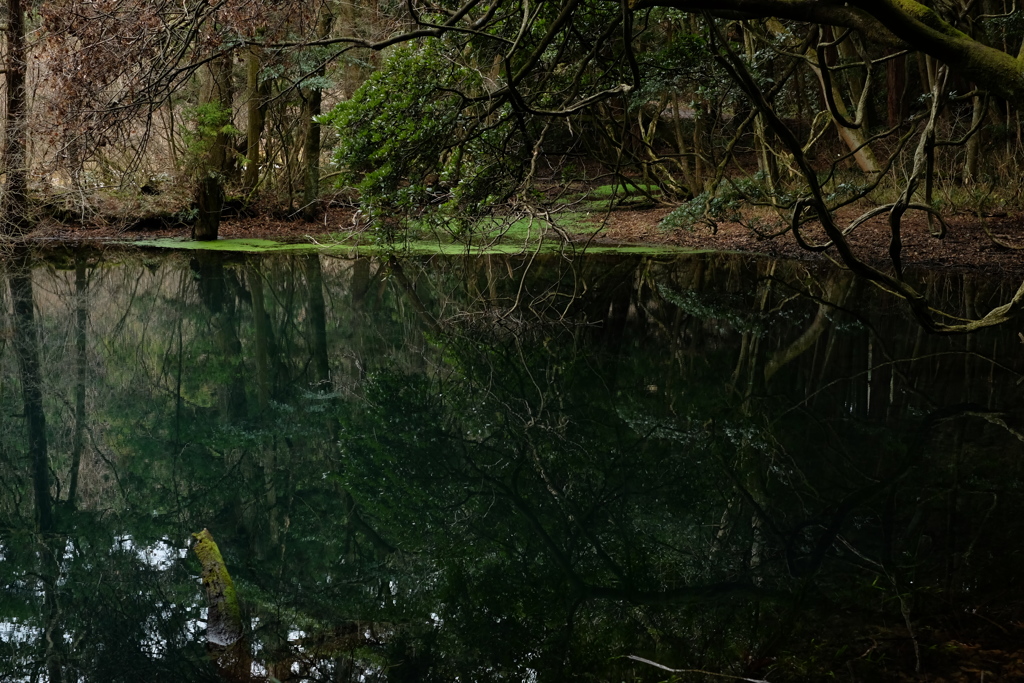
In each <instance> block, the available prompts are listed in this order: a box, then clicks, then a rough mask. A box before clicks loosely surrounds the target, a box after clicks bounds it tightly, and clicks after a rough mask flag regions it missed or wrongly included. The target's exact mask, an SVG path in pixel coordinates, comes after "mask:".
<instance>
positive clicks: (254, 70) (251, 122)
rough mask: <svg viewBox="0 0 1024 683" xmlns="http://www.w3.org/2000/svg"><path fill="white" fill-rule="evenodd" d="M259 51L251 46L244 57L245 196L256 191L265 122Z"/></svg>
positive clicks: (264, 97)
mask: <svg viewBox="0 0 1024 683" xmlns="http://www.w3.org/2000/svg"><path fill="white" fill-rule="evenodd" d="M261 66H262V60H261V52H260V51H259V49H258V48H255V47H254V48H252V49H251V50H250V51H249V53H248V54H247V55H246V57H245V72H246V92H247V100H246V110H247V122H246V127H245V137H246V144H245V158H246V161H247V163H246V165H245V174H244V175H243V176H242V187H243V189H244V191H245V195H246V197H251V196H252V195H253V194H254V193H255V192H256V187H257V185H259V182H260V139H261V138H262V137H263V129H264V128H265V127H266V124H267V100H268V97H267V96H268V94H269V93H268V90H269V88H268V86H267V84H266V83H260V67H261Z"/></svg>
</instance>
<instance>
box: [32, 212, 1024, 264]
mask: <svg viewBox="0 0 1024 683" xmlns="http://www.w3.org/2000/svg"><path fill="white" fill-rule="evenodd" d="M864 208H865V207H860V208H859V209H850V210H845V211H843V212H841V213H840V215H839V216H838V217H839V219H840V224H841V225H846V224H848V223H849V222H850V221H851V220H853V218H855V217H856V216H858V215H859V214H860V212H861V211H862V210H863V209H864ZM669 211H670V210H669V209H668V208H648V209H628V208H624V209H617V210H612V211H607V212H604V211H601V212H594V213H592V214H590V215H587V216H584V217H583V218H580V217H579V216H577V217H576V218H575V219H574V220H572V221H567V222H566V223H565V224H563V226H562V230H561V231H560V232H561V235H562V237H563V238H566V237H567V238H568V239H570V240H572V241H573V242H574V243H576V244H577V245H579V244H581V243H582V244H597V245H602V246H608V245H643V246H649V247H655V248H656V247H658V246H670V247H682V248H686V249H699V250H716V251H733V252H743V253H752V254H764V255H770V256H782V257H788V258H797V259H812V260H817V259H825V258H832V259H836V258H838V257H837V255H836V253H835V249H834V248H830V249H828V250H826V251H824V252H823V253H816V252H809V251H807V250H804V249H802V248H801V247H800V246H799V245H798V244H797V242H796V240H795V239H794V237H793V235H792V234H791V233H789V232H788V231H786V232H783V234H778V235H776V236H774V237H765V236H761V235H758V234H756V233H755V232H754V231H753V230H752V229H751V228H749V227H747V226H746V225H741V224H740V223H737V222H720V223H719V224H718V225H717V226H716V228H715V229H712V228H710V227H708V226H699V227H693V228H690V229H684V228H676V229H671V230H666V229H664V228H662V227H660V223H661V221H662V219H663V218H664V217H665V216H666V215H667V214H668V213H669ZM355 217H356V214H355V212H354V210H353V209H351V208H346V207H339V208H331V209H328V210H327V211H326V212H325V213H324V214H323V215H322V216H321V218H320V219H319V220H317V221H304V220H287V219H283V218H277V217H273V216H269V215H260V216H255V217H237V218H229V219H226V220H224V221H223V222H222V223H221V229H220V235H221V237H222V238H224V239H237V238H249V239H253V238H260V239H270V240H275V241H280V242H314V241H315V242H317V243H321V244H323V243H327V242H331V241H339V240H342V239H345V240H349V241H352V242H361V243H364V244H365V243H368V242H371V241H372V240H371V239H370V236H369V235H366V236H365V237H364V236H363V235H361V234H360V233H361V231H362V230H364V228H362V227H360V226H359V225H358V224H357V222H356V220H355ZM556 220H557V219H556ZM946 220H947V223H948V226H949V230H948V232H947V234H946V236H945V237H944V238H943V239H938V238H936V237H934V236H932V234H931V232H930V230H929V227H928V225H927V221H926V220H925V217H924V215H923V214H921V213H919V212H911V213H909V214H907V216H905V218H904V221H903V230H902V233H903V241H904V246H903V261H904V264H905V266H907V267H923V268H937V269H984V270H987V271H994V272H1008V273H1019V272H1024V215H1013V214H1010V215H1006V216H1000V217H989V218H979V217H977V216H974V215H970V214H960V215H952V216H949V217H947V219H946ZM935 227H937V224H936V226H935ZM776 232H778V230H777V229H776ZM815 232H818V233H819V234H815ZM188 233H189V228H188V227H187V226H184V225H179V226H174V227H166V226H163V227H162V226H160V225H159V224H156V225H154V224H153V223H149V224H146V223H140V224H137V225H136V226H134V227H131V226H129V227H125V226H124V225H117V224H110V225H105V226H95V225H92V226H85V225H74V224H58V223H56V222H52V223H42V224H40V225H39V226H38V228H37V229H36V230H35V231H34V232H33V233H32V235H31V237H30V240H31V241H33V242H35V243H37V244H50V245H53V244H72V245H80V244H93V245H97V246H98V245H103V244H111V243H117V244H131V243H132V242H139V241H144V240H152V239H157V238H187V237H188ZM549 235H550V236H551V237H553V238H556V239H557V236H556V234H555V233H554V232H550V233H549ZM807 239H808V240H810V241H815V242H820V241H823V240H822V239H821V235H820V230H819V231H816V230H815V229H814V228H813V227H811V228H810V229H808V230H807ZM849 239H850V242H851V244H852V246H853V248H854V250H855V253H857V254H858V255H859V256H860V257H861V258H863V259H864V260H866V261H868V262H870V263H874V264H876V265H882V266H884V265H885V264H886V263H888V250H889V239H890V231H889V226H888V223H887V217H886V216H885V215H883V216H881V217H878V218H875V219H873V220H871V221H869V222H867V223H865V224H864V225H861V226H860V227H858V228H857V229H856V230H855V231H854V232H853V233H852V234H851V235H850V238H849Z"/></svg>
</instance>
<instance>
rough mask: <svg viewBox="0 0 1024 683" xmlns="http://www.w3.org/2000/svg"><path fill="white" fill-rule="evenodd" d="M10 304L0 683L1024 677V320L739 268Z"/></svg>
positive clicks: (8, 287) (103, 274)
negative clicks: (1009, 322) (217, 607)
mask: <svg viewBox="0 0 1024 683" xmlns="http://www.w3.org/2000/svg"><path fill="white" fill-rule="evenodd" d="M918 277H919V278H920V282H919V284H920V286H921V287H922V288H924V289H927V290H928V291H929V292H930V294H931V296H932V297H934V298H936V299H939V300H942V301H943V302H944V303H945V305H947V307H950V308H951V309H952V310H957V311H960V312H961V313H963V314H972V313H974V312H976V311H983V310H986V308H987V307H988V306H990V305H992V304H994V303H997V302H998V300H999V299H1000V297H1001V296H1005V291H1004V290H1005V289H1006V288H1012V287H1014V286H1015V283H1012V282H1009V283H1004V282H1000V281H998V280H996V279H992V278H981V277H977V276H968V275H955V276H945V277H939V276H932V275H929V274H921V275H919V276H918ZM3 278H4V282H3V283H2V286H0V298H2V306H0V311H2V318H0V332H2V334H0V406H2V410H0V489H2V492H0V586H2V591H0V680H4V681H50V682H51V683H53V682H55V681H88V682H93V681H95V682H97V683H99V682H101V681H103V682H106V681H121V680H124V681H128V680H131V681H175V682H180V681H205V680H210V681H214V680H223V679H234V680H239V679H242V680H244V679H246V678H247V677H249V676H251V677H252V679H253V680H274V679H277V680H279V681H452V680H462V681H492V680H494V681H496V680H507V681H529V680H537V681H560V680H608V681H626V680H651V681H656V680H667V679H671V678H674V679H675V680H682V681H704V680H727V679H723V678H720V677H719V678H708V677H707V676H706V675H705V674H699V673H684V672H676V673H671V672H668V671H665V670H664V669H659V668H657V667H656V666H655V665H654V664H653V663H657V664H658V665H660V666H662V667H667V668H670V669H680V670H687V671H690V670H701V671H710V672H714V673H717V674H727V675H730V676H733V677H741V678H740V680H770V681H786V680H820V679H824V678H826V677H833V676H836V677H839V678H840V679H842V680H864V681H871V680H903V679H911V680H917V679H920V680H926V677H927V676H933V677H934V676H938V675H946V676H949V680H977V676H978V675H979V673H976V672H980V671H986V672H987V673H988V675H989V677H990V679H993V680H994V679H998V678H1000V677H1002V678H1003V679H1011V678H1013V677H1015V676H1017V675H1022V672H1021V671H1020V666H1021V665H1020V663H1019V662H1020V659H1021V658H1020V657H1019V656H1018V654H1019V650H1020V648H1019V647H1018V646H1017V645H1015V644H1014V643H1019V642H1020V636H1021V625H1020V620H1021V618H1022V615H1021V605H1022V597H1024V596H1022V590H1021V588H1020V578H1021V577H1020V570H1021V567H1022V563H1021V546H1020V543H1019V540H1018V539H1019V538H1020V536H1021V532H1022V531H1024V529H1022V527H1024V500H1022V496H1021V484H1020V482H1021V461H1022V459H1021V456H1022V454H1024V447H1022V439H1024V433H1022V430H1024V420H1022V417H1024V412H1022V407H1021V406H1022V403H1021V394H1022V391H1024V389H1022V381H1024V358H1022V350H1024V346H1022V340H1024V337H1020V336H1018V330H1017V329H1016V328H1012V327H1003V328H1000V329H996V330H991V331H987V332H984V333H979V334H976V335H974V336H970V337H936V336H929V335H926V334H924V333H922V332H921V331H920V330H919V328H918V327H917V326H916V324H915V323H914V322H913V321H912V320H910V319H909V318H908V317H907V316H906V315H905V311H904V310H903V308H902V307H900V306H899V305H898V304H896V303H894V302H893V301H892V300H891V299H889V298H887V297H886V296H885V295H884V294H882V293H880V292H878V291H877V290H874V289H872V288H871V287H869V286H866V285H865V284H863V283H860V282H857V281H855V280H854V279H853V278H852V277H851V276H850V275H849V274H847V273H844V272H841V271H835V270H828V269H825V268H821V267H816V266H815V267H812V266H808V265H807V264H801V263H794V262H775V261H769V260H763V259H753V258H744V257H736V256H722V255H700V256H684V257H673V258H667V259H651V258H621V257H585V258H576V259H565V258H559V257H537V258H530V257H514V258H506V257H500V258H499V257H489V258H472V259H462V258H452V259H432V260H422V261H417V260H406V261H403V262H401V263H400V264H399V263H398V262H392V263H388V262H384V261H377V260H369V259H356V260H344V259H336V258H329V257H325V256H316V255H307V256H291V257H260V258H249V259H242V258H238V257H236V258H231V257H222V256H217V255H213V256H208V255H200V256H197V257H194V258H189V257H180V256H178V257H169V258H168V257H159V258H158V257H146V258H142V257H127V258H125V259H123V260H111V259H109V258H108V259H98V258H95V257H92V258H87V257H84V256H81V255H79V256H69V257H67V258H64V259H58V260H51V261H49V262H35V263H28V262H18V261H11V262H9V263H8V264H7V265H6V267H5V270H4V272H3ZM204 528H205V529H209V530H210V532H211V533H212V534H213V537H214V538H215V539H216V541H217V542H218V544H219V546H220V550H221V552H222V554H223V558H224V561H225V563H226V566H227V569H228V571H229V572H230V574H231V575H232V577H233V579H234V583H235V586H236V589H237V596H238V599H239V603H240V606H241V620H242V623H243V624H244V627H245V629H244V630H245V634H244V640H243V641H242V643H241V648H242V650H241V651H242V652H243V654H242V655H238V652H239V650H237V649H236V652H235V657H236V658H235V659H234V660H232V661H231V662H227V663H226V662H225V659H224V657H220V658H218V656H216V653H213V654H211V651H210V646H209V645H208V642H207V640H208V633H207V623H206V619H207V616H208V611H207V598H206V596H205V595H204V592H203V589H202V587H201V586H200V584H199V575H200V563H199V561H198V559H197V558H196V556H195V555H194V554H193V553H192V552H191V551H190V547H191V544H192V536H191V535H192V534H193V533H195V532H198V531H200V530H202V529H204ZM982 653H988V654H982ZM239 657H240V658H241V659H240V660H239ZM644 660H647V661H644ZM965 671H966V672H971V673H970V674H969V675H970V676H973V678H968V677H967V676H968V673H965ZM242 672H244V674H243V673H242ZM951 672H952V673H951ZM958 675H959V676H963V677H962V678H957V677H956V676H958ZM901 677H904V678H901ZM732 680H737V679H735V678H733V679H732ZM931 680H934V678H932V679H931ZM986 680H989V679H986Z"/></svg>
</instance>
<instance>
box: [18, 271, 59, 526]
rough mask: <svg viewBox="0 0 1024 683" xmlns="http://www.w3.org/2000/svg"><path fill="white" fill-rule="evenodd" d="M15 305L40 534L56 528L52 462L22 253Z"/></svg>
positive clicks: (28, 273)
mask: <svg viewBox="0 0 1024 683" xmlns="http://www.w3.org/2000/svg"><path fill="white" fill-rule="evenodd" d="M8 283H9V286H10V288H11V299H12V300H13V304H14V321H13V322H14V351H15V355H16V356H17V357H18V369H19V370H20V374H21V396H22V401H23V403H24V415H25V431H26V432H27V434H28V456H29V460H30V461H31V463H32V491H33V494H34V496H35V503H36V526H37V528H38V529H39V531H40V532H41V533H44V534H46V533H51V532H52V531H53V530H54V528H55V523H54V514H53V499H52V498H51V497H50V463H49V455H48V453H47V444H46V415H45V413H44V412H43V388H42V384H43V380H42V371H41V369H40V367H39V333H38V332H37V330H36V321H35V303H34V301H33V293H32V269H31V267H30V266H29V262H28V258H27V257H25V256H21V257H19V258H18V259H17V261H16V262H15V263H14V264H13V265H12V267H11V271H10V274H9V275H8Z"/></svg>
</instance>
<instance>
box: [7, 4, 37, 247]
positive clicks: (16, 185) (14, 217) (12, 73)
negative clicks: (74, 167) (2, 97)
mask: <svg viewBox="0 0 1024 683" xmlns="http://www.w3.org/2000/svg"><path fill="white" fill-rule="evenodd" d="M6 68H7V74H6V77H7V112H6V116H5V120H4V159H3V169H4V177H5V182H4V197H3V212H4V218H5V220H6V221H7V225H6V226H4V229H3V230H2V232H3V233H5V234H8V235H22V234H24V233H25V232H27V231H28V229H29V228H30V227H31V226H32V221H31V217H30V216H29V210H28V209H29V207H28V168H27V164H28V155H27V154H26V149H27V142H26V137H27V134H26V130H25V123H26V120H27V118H28V117H27V109H28V100H27V94H26V92H25V72H26V61H25V11H24V7H23V6H22V0H7V64H6Z"/></svg>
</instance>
